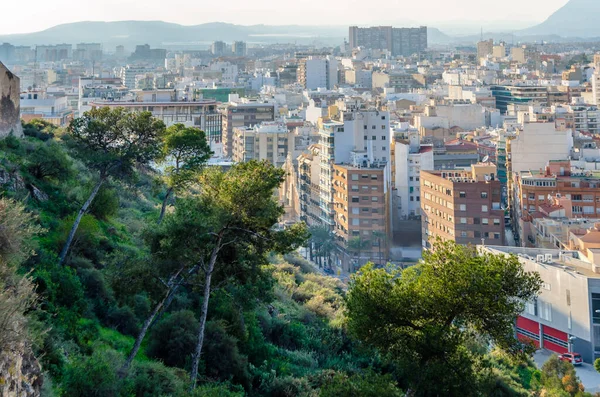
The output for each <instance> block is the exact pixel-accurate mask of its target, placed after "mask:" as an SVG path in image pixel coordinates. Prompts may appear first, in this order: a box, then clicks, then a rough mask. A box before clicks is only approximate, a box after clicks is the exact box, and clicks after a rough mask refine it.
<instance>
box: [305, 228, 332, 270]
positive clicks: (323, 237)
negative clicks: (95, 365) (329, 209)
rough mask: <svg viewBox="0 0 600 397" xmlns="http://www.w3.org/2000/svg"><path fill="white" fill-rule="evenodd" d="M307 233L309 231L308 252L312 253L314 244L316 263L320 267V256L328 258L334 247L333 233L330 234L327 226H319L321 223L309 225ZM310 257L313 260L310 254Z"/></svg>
mask: <svg viewBox="0 0 600 397" xmlns="http://www.w3.org/2000/svg"><path fill="white" fill-rule="evenodd" d="M309 233H310V239H309V244H311V247H310V248H311V250H310V252H311V253H312V251H313V248H312V247H313V245H314V247H315V251H316V254H317V263H318V264H319V267H322V266H323V261H322V258H323V257H325V258H328V257H329V256H330V255H331V252H332V251H333V249H334V241H333V235H332V234H331V232H330V231H329V228H328V227H327V226H321V225H318V226H311V227H310V228H309ZM310 259H311V260H313V258H312V255H311V258H310ZM328 262H329V261H328Z"/></svg>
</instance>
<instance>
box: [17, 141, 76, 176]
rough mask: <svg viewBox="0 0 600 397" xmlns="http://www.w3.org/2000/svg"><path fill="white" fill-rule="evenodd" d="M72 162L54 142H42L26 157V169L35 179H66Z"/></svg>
mask: <svg viewBox="0 0 600 397" xmlns="http://www.w3.org/2000/svg"><path fill="white" fill-rule="evenodd" d="M72 164H73V163H72V161H71V160H70V159H69V158H68V157H67V155H66V154H65V152H64V151H63V150H62V149H61V148H60V147H59V146H58V145H57V144H56V143H49V144H42V145H40V146H38V147H37V148H36V149H35V150H34V151H33V152H32V153H30V154H29V155H28V157H27V170H28V171H29V173H30V174H31V175H32V176H33V177H34V178H36V179H57V180H61V181H64V180H67V179H68V178H69V176H70V175H71V172H72Z"/></svg>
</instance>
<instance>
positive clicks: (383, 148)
mask: <svg viewBox="0 0 600 397" xmlns="http://www.w3.org/2000/svg"><path fill="white" fill-rule="evenodd" d="M381 150H386V148H385V146H382V147H381ZM383 161H385V157H384V158H383Z"/></svg>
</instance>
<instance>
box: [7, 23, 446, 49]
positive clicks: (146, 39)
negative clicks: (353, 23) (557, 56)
mask: <svg viewBox="0 0 600 397" xmlns="http://www.w3.org/2000/svg"><path fill="white" fill-rule="evenodd" d="M347 37H348V27H346V26H300V25H286V26H272V25H252V26H242V25H234V24H229V23H222V22H214V23H205V24H201V25H194V26H184V25H178V24H176V23H168V22H162V21H119V22H91V21H84V22H76V23H69V24H63V25H57V26H54V27H52V28H49V29H46V30H43V31H41V32H35V33H26V34H15V35H5V36H0V43H1V42H7V43H11V44H14V45H42V44H60V43H70V44H77V43H86V42H88V43H89V42H93V43H102V44H103V45H104V46H105V47H106V48H107V49H108V48H110V47H114V46H116V45H124V46H125V47H126V48H128V49H133V47H134V46H135V45H136V44H150V45H151V46H153V47H162V48H175V47H184V46H185V47H188V48H194V47H197V48H202V47H204V48H206V46H208V45H209V44H210V43H212V42H213V41H215V40H223V41H226V42H231V41H234V40H244V41H247V42H250V43H298V44H321V45H328V46H337V45H341V44H342V43H343V42H344V39H347ZM429 41H430V43H431V44H448V43H450V42H452V38H451V37H450V36H448V35H445V34H444V33H442V32H441V31H439V30H438V29H435V28H429Z"/></svg>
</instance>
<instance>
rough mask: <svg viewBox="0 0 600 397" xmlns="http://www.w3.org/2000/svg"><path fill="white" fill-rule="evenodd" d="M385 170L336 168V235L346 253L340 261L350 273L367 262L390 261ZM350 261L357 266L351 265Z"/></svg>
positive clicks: (355, 165) (373, 167)
mask: <svg viewBox="0 0 600 397" xmlns="http://www.w3.org/2000/svg"><path fill="white" fill-rule="evenodd" d="M360 162H361V161H360V160H359V163H360ZM386 167H387V166H386V165H383V164H380V165H379V166H376V165H373V166H371V167H362V166H361V165H360V164H356V163H355V164H334V165H333V208H334V214H335V215H334V234H335V236H336V242H337V243H338V245H340V247H341V248H342V251H343V252H345V253H346V255H344V256H343V257H342V258H341V260H340V261H341V263H342V266H343V267H344V268H345V269H346V270H347V271H353V270H357V269H358V268H359V267H360V266H361V265H363V264H364V263H366V262H368V261H370V262H374V263H376V264H380V265H383V264H385V263H386V262H387V258H388V249H387V248H388V238H387V236H389V181H388V175H387V169H386ZM353 240H356V242H353ZM344 259H345V260H344ZM351 261H352V262H353V265H354V266H350V262H351Z"/></svg>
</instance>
